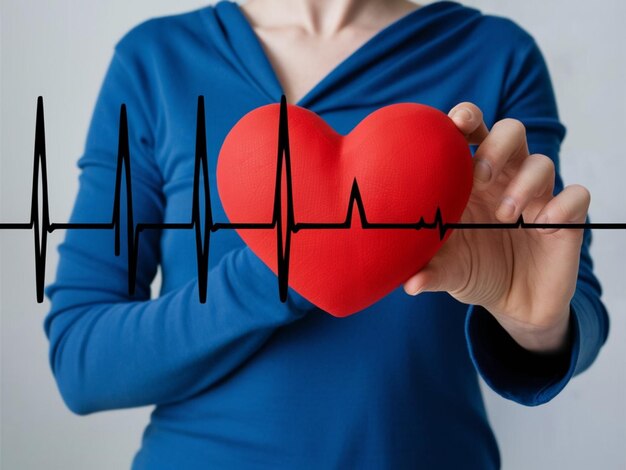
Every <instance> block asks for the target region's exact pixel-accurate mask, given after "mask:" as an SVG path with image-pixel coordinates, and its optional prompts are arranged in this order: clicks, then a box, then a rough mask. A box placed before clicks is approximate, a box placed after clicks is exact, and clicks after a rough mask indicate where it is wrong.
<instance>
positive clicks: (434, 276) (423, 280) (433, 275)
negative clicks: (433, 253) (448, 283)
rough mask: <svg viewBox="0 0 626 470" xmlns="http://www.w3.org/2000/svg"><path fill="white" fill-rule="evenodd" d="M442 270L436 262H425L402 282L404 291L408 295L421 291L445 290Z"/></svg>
mask: <svg viewBox="0 0 626 470" xmlns="http://www.w3.org/2000/svg"><path fill="white" fill-rule="evenodd" d="M443 271H444V270H443V269H442V268H440V267H438V266H437V264H436V263H432V262H431V263H429V264H427V265H426V266H425V267H424V268H422V269H421V270H420V271H419V272H418V273H417V274H415V275H413V276H411V277H410V278H409V279H408V280H407V281H406V282H405V283H404V291H405V292H406V293H407V294H409V295H417V294H420V293H422V292H437V291H442V290H445V286H444V279H445V275H444V272H443Z"/></svg>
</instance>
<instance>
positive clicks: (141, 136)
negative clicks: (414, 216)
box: [44, 0, 609, 470]
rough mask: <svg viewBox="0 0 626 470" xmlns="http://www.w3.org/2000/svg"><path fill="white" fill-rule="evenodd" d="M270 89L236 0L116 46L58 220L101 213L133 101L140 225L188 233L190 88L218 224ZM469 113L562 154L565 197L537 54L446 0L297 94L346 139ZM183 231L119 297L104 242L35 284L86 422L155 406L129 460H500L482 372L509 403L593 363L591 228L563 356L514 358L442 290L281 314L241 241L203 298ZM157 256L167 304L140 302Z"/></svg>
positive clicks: (540, 149) (339, 464)
mask: <svg viewBox="0 0 626 470" xmlns="http://www.w3.org/2000/svg"><path fill="white" fill-rule="evenodd" d="M281 93H282V90H281V87H280V83H279V82H278V79H277V77H276V75H275V73H274V71H273V70H272V68H271V65H270V63H269V61H268V59H267V57H266V56H265V54H264V52H263V48H262V46H261V43H260V42H259V40H258V38H257V37H256V35H255V33H254V30H253V29H252V28H251V26H250V24H249V23H248V22H247V20H246V18H245V16H244V15H243V13H242V11H241V10H240V8H239V7H238V5H237V4H236V3H234V2H230V1H229V0H222V1H220V2H218V3H217V4H216V5H214V6H206V7H203V8H200V9H197V10H195V11H190V12H186V13H184V14H178V15H170V16H166V17H159V18H153V19H150V20H148V21H145V22H143V23H141V24H139V25H137V26H136V27H134V28H132V29H131V30H130V31H129V32H128V33H127V34H125V35H124V36H123V37H122V38H121V39H120V40H119V41H118V42H117V43H116V46H115V49H114V52H113V55H112V59H111V62H110V66H109V68H108V71H107V73H106V76H105V78H104V81H103V83H102V87H101V91H100V94H99V97H98V99H97V102H96V104H95V109H94V112H93V116H92V120H91V124H90V128H89V132H88V135H87V139H86V144H85V150H84V154H83V155H82V156H81V158H80V159H79V162H78V165H79V168H80V170H81V172H80V188H79V193H78V195H77V198H76V203H75V207H74V209H73V212H72V215H71V221H72V222H79V221H80V222H106V221H110V220H111V214H112V204H113V188H114V184H115V163H116V155H117V132H118V123H119V112H120V105H121V103H126V106H127V110H128V122H129V131H130V139H131V141H130V151H131V159H132V161H131V165H132V177H133V180H132V182H133V205H134V208H135V221H136V222H155V223H157V222H183V223H187V222H189V220H190V217H191V201H192V179H193V167H194V151H195V118H196V106H197V97H198V95H204V96H205V100H206V115H207V141H208V154H209V177H210V189H211V195H212V211H213V216H214V219H215V220H216V221H227V219H226V216H225V213H224V210H223V207H222V205H221V201H220V200H219V198H218V197H217V195H218V191H217V188H216V179H215V168H216V163H217V156H218V153H219V149H220V146H221V143H222V142H223V140H224V137H225V135H226V134H227V133H228V131H229V130H230V129H231V128H232V126H233V125H234V124H235V123H236V122H237V121H238V120H239V119H240V118H241V117H242V116H243V115H244V114H245V113H247V112H248V111H250V110H252V109H254V108H257V107H259V106H262V105H265V104H269V103H276V102H278V101H279V100H280V96H281ZM461 101H471V102H474V103H476V104H477V105H478V106H479V107H480V108H481V109H482V110H483V111H484V117H485V121H486V123H487V125H488V126H491V125H492V124H493V123H494V122H495V121H497V120H499V119H501V118H504V117H512V118H517V119H520V120H521V121H522V122H523V123H524V124H525V125H526V127H527V132H528V141H529V147H530V151H531V152H535V153H543V154H546V155H548V156H550V157H551V158H552V159H553V160H554V162H555V164H556V168H557V179H556V186H555V193H556V192H559V191H560V190H561V189H562V188H563V182H562V180H561V177H560V176H559V175H558V170H559V150H560V144H561V141H562V139H563V138H564V134H565V128H564V127H563V125H562V124H561V123H560V121H559V117H558V113H557V108H556V104H555V99H554V94H553V90H552V86H551V82H550V77H549V73H548V70H547V67H546V64H545V62H544V60H543V57H542V55H541V52H540V50H539V48H538V47H537V44H536V43H535V41H534V40H533V38H532V37H531V36H530V35H529V34H528V33H526V32H525V31H524V30H522V29H521V28H520V27H519V26H517V25H516V24H515V23H513V22H511V21H510V20H507V19H504V18H499V17H494V16H487V15H483V14H481V13H480V12H479V11H478V10H475V9H471V8H467V7H464V6H462V5H460V4H458V3H455V2H447V1H444V2H435V3H431V4H428V5H427V6H424V7H421V8H419V9H418V10H415V11H413V12H411V13H409V14H407V15H406V16H404V17H402V18H401V19H399V20H397V21H395V22H394V23H392V24H390V25H389V26H387V27H386V28H384V29H383V30H381V31H379V32H378V33H377V34H376V35H375V36H374V37H373V38H371V39H370V40H369V41H367V42H366V43H365V44H364V45H362V46H361V47H360V48H358V49H357V50H356V51H355V52H354V53H353V54H351V55H350V56H349V57H348V58H347V59H345V60H344V61H343V62H341V63H340V64H339V65H338V66H336V67H335V68H334V69H333V70H332V71H331V72H330V73H329V74H328V75H326V76H325V77H324V78H323V79H322V80H321V81H320V82H319V83H317V84H316V85H315V86H314V87H313V88H312V89H311V90H310V91H309V92H308V93H307V94H306V96H304V97H303V98H302V99H301V100H300V101H299V102H298V103H297V104H298V105H299V106H302V107H305V108H308V109H310V110H312V111H314V112H315V113H317V114H319V115H320V116H321V117H322V118H323V119H324V120H325V121H326V122H327V123H328V124H329V125H330V126H331V127H332V128H333V129H334V130H335V131H337V132H339V133H341V134H346V133H347V132H349V131H350V130H351V129H352V128H353V127H354V126H355V125H356V124H357V123H358V122H359V121H360V120H361V119H363V118H364V117H365V116H366V115H368V114H369V113H371V112H372V111H374V110H375V109H377V108H379V107H382V106H385V105H387V104H391V103H395V102H416V103H424V104H427V105H430V106H433V107H435V108H437V109H440V110H441V111H443V112H447V111H448V110H449V109H450V108H452V106H454V105H455V104H457V103H459V102H461ZM389 158H393V156H392V155H391V156H390V157H389ZM124 207H125V206H124V204H122V210H123V211H124ZM125 215H126V214H125V213H122V214H121V220H125ZM125 235H126V230H125V229H122V230H121V236H122V238H121V242H122V243H121V246H122V247H125V246H126V244H125V243H126V240H125ZM194 237H195V236H194V233H193V231H182V230H163V231H159V230H146V231H144V232H142V233H141V242H140V249H139V252H138V260H137V262H138V271H137V289H136V292H135V295H134V296H133V297H131V296H129V294H128V288H127V287H128V285H127V253H125V250H123V249H122V253H121V255H120V256H119V257H115V256H114V255H113V254H114V233H113V231H107V230H94V231H89V232H81V231H68V232H67V234H66V238H65V240H64V242H63V243H62V244H61V245H60V247H59V253H60V260H59V265H58V271H57V276H56V280H55V281H54V282H53V283H52V284H51V285H49V286H48V287H47V289H46V294H47V296H48V297H49V298H50V300H51V310H50V312H49V314H48V315H47V317H46V319H45V323H44V327H45V332H46V334H47V336H48V338H49V340H50V365H51V367H52V370H53V372H54V375H55V378H56V381H57V383H58V387H59V390H60V392H61V395H62V397H63V399H64V401H65V402H66V404H67V406H68V407H69V408H70V409H71V410H72V411H73V412H75V413H77V414H81V415H85V414H89V413H94V412H98V411H102V410H111V409H120V408H128V407H136V406H144V405H156V406H155V409H154V411H153V413H152V415H151V419H150V423H149V425H148V426H147V427H146V430H145V432H144V435H143V440H142V445H141V448H140V449H139V450H138V452H137V454H136V456H135V458H134V461H133V463H132V467H133V469H135V470H140V469H151V470H155V469H190V470H193V469H204V468H220V469H231V468H232V469H235V468H236V469H248V468H250V469H257V468H268V469H269V468H271V469H277V468H285V469H292V468H298V469H307V468H311V469H330V468H342V469H343V468H358V469H370V468H371V469H386V468H389V469H398V468H464V469H489V468H498V467H499V466H500V457H499V453H498V448H497V444H496V440H495V437H494V435H493V433H492V430H491V428H490V426H489V423H488V420H487V417H486V413H485V408H484V405H483V401H482V397H481V393H480V389H479V382H478V376H479V375H481V376H482V377H483V378H484V379H485V381H486V383H487V384H488V385H489V386H490V387H492V388H493V389H494V390H495V391H496V392H497V393H499V394H501V395H502V396H504V397H506V398H508V399H510V400H513V401H516V402H518V403H521V404H523V405H529V406H532V405H539V404H541V403H545V402H547V401H549V400H550V399H552V398H553V397H554V396H556V395H557V394H558V393H559V391H560V390H561V389H562V388H563V387H564V386H565V385H566V384H567V383H568V381H569V380H570V379H571V378H572V377H573V376H574V375H576V374H578V373H580V372H582V371H583V370H585V369H586V368H587V367H588V366H589V365H590V364H591V363H592V362H593V360H594V358H595V357H596V355H597V353H598V351H599V349H600V347H601V345H602V344H603V343H604V341H605V339H606V336H607V333H608V327H609V325H608V317H607V312H606V310H605V307H604V306H603V304H602V302H601V300H600V296H601V286H600V284H599V282H598V279H597V278H596V276H595V275H594V273H593V264H592V259H591V257H590V254H589V246H590V243H591V233H590V232H589V231H586V232H585V236H584V245H583V248H582V251H581V256H580V272H579V277H578V284H577V289H576V293H575V295H574V298H573V300H572V303H571V310H572V347H571V350H569V351H568V352H567V354H564V355H562V356H559V357H542V356H536V355H533V354H530V353H529V352H528V351H525V350H523V349H521V348H519V346H517V345H516V343H514V342H513V341H512V339H511V338H510V337H509V336H508V334H507V333H506V332H505V331H504V330H503V329H501V328H500V327H499V326H498V325H497V324H496V323H494V321H493V318H492V317H491V315H490V314H489V313H488V312H486V311H485V310H484V309H483V308H481V307H477V306H468V305H465V304H461V303H459V302H457V301H456V300H454V299H453V298H451V297H450V296H449V295H447V294H445V293H426V294H421V295H419V296H416V297H412V296H408V295H406V294H405V293H404V292H403V291H402V289H401V288H398V289H396V290H394V291H393V292H391V293H390V294H389V295H387V296H385V297H384V298H382V299H381V300H380V301H378V302H377V303H376V304H374V305H373V306H371V307H369V308H367V309H365V310H363V311H361V312H359V313H356V314H354V315H352V316H350V317H347V318H335V317H332V316H331V315H328V314H327V313H325V312H323V311H320V310H319V309H317V308H316V307H315V306H314V305H313V304H311V303H310V302H309V301H307V300H306V299H304V298H303V297H302V296H300V295H299V294H298V293H297V292H295V291H294V290H293V289H290V290H289V293H288V298H287V301H286V302H285V303H281V302H280V299H279V296H278V286H277V279H276V276H275V275H274V273H273V272H272V271H271V270H270V269H269V268H268V267H267V266H266V265H265V264H264V263H263V262H262V261H261V260H260V259H259V258H258V257H257V256H256V255H254V253H253V252H252V251H251V250H250V249H249V248H247V246H246V245H245V244H244V243H243V241H242V239H241V238H240V237H239V235H237V234H236V233H235V232H234V231H224V232H216V233H214V234H213V235H212V238H211V254H210V260H209V263H210V270H209V281H208V295H207V302H206V303H205V304H202V303H200V302H199V296H198V286H197V267H196V262H195V257H196V252H195V238H194ZM159 265H160V266H161V270H162V286H161V292H160V295H159V296H158V297H157V298H154V299H151V298H150V294H151V293H150V284H151V282H152V280H153V279H154V277H155V274H156V272H157V267H158V266H159ZM477 371H478V373H477Z"/></svg>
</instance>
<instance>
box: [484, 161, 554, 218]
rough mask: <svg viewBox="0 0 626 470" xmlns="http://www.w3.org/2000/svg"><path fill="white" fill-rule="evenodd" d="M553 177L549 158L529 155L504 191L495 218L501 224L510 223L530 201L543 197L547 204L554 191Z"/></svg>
mask: <svg viewBox="0 0 626 470" xmlns="http://www.w3.org/2000/svg"><path fill="white" fill-rule="evenodd" d="M554 176H555V169H554V162H553V161H552V159H551V158H550V157H547V156H545V155H541V154H533V155H529V156H528V157H527V158H525V159H524V160H523V162H522V165H521V166H520V168H519V171H518V172H517V174H516V175H515V176H514V177H513V179H512V180H511V182H510V183H509V185H508V186H507V188H506V189H505V190H504V193H503V195H502V198H501V200H500V205H499V206H498V208H497V209H496V217H497V218H498V219H499V220H500V221H502V222H511V221H514V220H517V218H518V217H519V216H520V214H521V213H522V212H524V209H526V207H527V206H528V204H529V203H530V202H531V201H534V200H536V199H539V198H542V197H543V198H545V200H546V203H547V201H548V200H549V199H550V198H551V196H552V191H553V190H554Z"/></svg>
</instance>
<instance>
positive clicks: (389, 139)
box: [217, 103, 473, 317]
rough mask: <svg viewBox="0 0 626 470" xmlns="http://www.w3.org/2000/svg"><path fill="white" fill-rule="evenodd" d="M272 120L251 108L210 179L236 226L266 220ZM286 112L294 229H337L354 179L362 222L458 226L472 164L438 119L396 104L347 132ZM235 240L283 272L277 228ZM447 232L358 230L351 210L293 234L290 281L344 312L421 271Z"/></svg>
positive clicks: (453, 130) (264, 110)
mask: <svg viewBox="0 0 626 470" xmlns="http://www.w3.org/2000/svg"><path fill="white" fill-rule="evenodd" d="M279 112H280V105H279V104H277V103H275V104H269V105H266V106H261V107H259V108H256V109H254V110H252V111H251V112H249V113H247V114H246V115H245V116H243V117H242V118H241V119H240V120H239V121H238V122H237V124H236V125H235V126H234V127H233V128H232V129H231V130H230V132H229V133H228V135H227V136H226V138H225V140H224V143H223V145H222V148H221V150H220V155H219V160H218V164H217V183H218V190H219V194H220V198H221V201H222V204H223V206H224V210H225V211H226V215H227V217H228V219H229V221H230V222H231V223H241V222H247V223H250V222H252V223H269V222H271V221H272V212H273V207H274V198H275V190H276V172H277V160H278V158H277V157H278V125H279ZM287 112H288V124H289V126H288V128H289V148H290V156H291V157H290V160H291V173H292V188H293V209H294V215H295V222H296V223H300V222H312V223H321V222H323V223H341V222H343V221H344V220H345V218H346V212H347V210H348V203H349V199H350V191H351V189H352V186H353V183H354V181H355V179H356V181H357V184H358V187H359V189H360V194H361V197H362V200H363V204H364V207H365V212H366V216H367V221H368V222H375V223H380V222H385V223H417V222H418V221H419V220H420V219H421V218H422V217H423V218H424V220H425V221H427V222H432V221H433V220H434V219H435V215H436V211H437V208H439V209H440V210H441V215H442V218H443V221H444V222H458V221H459V219H460V217H461V215H462V213H463V211H464V210H465V206H466V204H467V202H468V199H469V195H470V191H471V188H472V174H473V170H472V156H471V153H470V151H469V147H468V145H467V143H466V141H465V139H464V137H463V135H462V134H461V133H460V132H459V130H458V129H457V127H456V126H455V125H454V123H453V122H452V120H451V119H450V118H449V117H448V116H446V115H445V114H444V113H442V112H440V111H438V110H436V109H434V108H431V107H429V106H425V105H420V104H417V103H398V104H392V105H389V106H385V107H383V108H380V109H378V110H376V111H374V112H373V113H371V114H370V115H368V116H367V117H366V118H365V119H363V120H362V121H361V122H360V123H359V124H358V125H357V126H356V127H355V128H354V129H353V130H352V131H351V132H350V133H349V134H347V135H346V136H342V135H341V134H338V133H337V132H335V131H334V130H333V129H332V128H331V127H330V126H329V125H328V124H326V123H325V122H324V120H323V119H322V118H321V117H319V116H318V115H317V114H315V113H314V112H312V111H310V110H308V109H305V108H302V107H299V106H295V105H288V107H287ZM284 166H285V165H283V168H284ZM285 181H286V180H285V179H283V190H282V195H283V202H282V207H283V220H286V207H287V201H286V193H287V191H286V189H285V188H286V184H285ZM237 232H238V233H239V235H240V236H241V237H242V238H243V240H244V241H245V242H246V243H247V244H248V246H249V247H250V248H251V249H252V250H253V251H254V252H255V253H256V254H257V256H259V258H261V259H262V260H263V261H264V262H265V264H267V265H268V266H269V268H270V269H271V270H272V271H273V272H274V273H275V274H278V266H277V265H278V259H277V238H276V237H277V231H276V229H275V228H274V229H261V230H258V229H255V230H253V229H238V230H237ZM450 234H451V231H450V230H448V231H447V232H446V235H445V237H444V239H443V240H440V236H439V230H436V229H435V230H433V229H424V228H423V229H420V230H414V229H413V230H408V229H398V228H392V229H381V228H374V229H363V228H362V226H361V223H360V220H359V211H358V210H357V207H356V205H355V206H354V208H353V214H352V227H351V228H350V229H323V230H320V229H311V230H300V231H297V232H295V233H292V236H291V254H290V267H289V285H290V286H291V287H292V288H293V289H294V290H296V291H297V292H298V293H300V294H301V295H302V296H303V297H305V298H306V299H308V300H309V301H310V302H312V303H314V304H315V305H317V306H318V307H319V308H321V309H322V310H325V311H326V312H328V313H330V314H332V315H334V316H337V317H342V316H347V315H350V314H353V313H355V312H357V311H359V310H362V309H364V308H365V307H368V306H369V305H372V304H373V303H375V302H376V301H378V300H379V299H380V298H382V297H384V296H385V295H387V294H388V293H390V292H391V291H392V290H393V289H395V288H397V287H399V286H400V285H401V284H402V283H403V282H404V281H406V280H407V279H408V278H409V277H410V276H412V275H413V274H415V273H416V272H417V271H419V270H420V269H422V268H423V267H424V266H425V265H426V264H427V263H428V262H429V261H430V259H431V258H432V257H433V256H434V255H435V253H436V252H437V251H438V250H439V248H440V247H441V246H442V245H443V243H444V242H445V241H446V240H447V239H448V237H449V235H450ZM276 295H278V292H277V294H276Z"/></svg>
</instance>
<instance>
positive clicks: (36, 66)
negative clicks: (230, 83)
mask: <svg viewBox="0 0 626 470" xmlns="http://www.w3.org/2000/svg"><path fill="white" fill-rule="evenodd" d="M468 3H470V4H472V5H475V6H478V7H480V8H482V9H483V10H484V11H486V12H491V13H497V14H500V15H504V16H508V17H511V18H513V19H515V20H516V21H517V22H518V23H519V24H521V25H522V26H523V27H525V28H526V29H527V30H528V31H529V32H531V34H533V35H534V36H535V38H536V39H537V41H538V42H539V44H540V46H541V47H542V50H543V52H544V54H545V57H546V59H547V61H548V65H549V67H550V70H551V73H552V77H553V80H554V84H555V88H556V93H557V98H558V102H559V106H560V112H561V118H562V120H563V122H564V123H565V124H566V125H567V127H568V136H567V138H566V141H565V144H564V147H563V151H562V154H561V159H562V174H563V177H564V180H565V184H570V183H573V182H577V183H581V184H583V185H585V186H587V187H588V188H589V189H590V190H591V193H592V202H591V210H590V214H591V217H592V220H593V221H596V222H597V221H607V222H608V221H626V206H625V205H624V201H625V200H626V184H624V182H623V178H624V176H623V175H624V173H625V172H626V161H625V159H624V152H623V142H622V139H623V138H624V136H625V134H626V92H625V91H624V83H625V78H626V60H625V59H626V58H625V53H624V51H623V49H621V48H620V45H623V44H626V32H625V31H626V30H625V29H624V28H623V23H624V20H626V2H622V1H618V0H613V1H607V0H605V1H603V2H589V1H579V0H576V1H573V0H552V1H550V2H546V1H543V0H542V1H539V0H527V1H523V2H522V1H517V2H498V1H496V0H491V1H488V0H482V1H481V0H472V1H469V2H468ZM205 4H206V3H205V2H201V1H198V0H179V1H177V2H173V1H166V0H134V1H129V0H124V1H122V0H109V1H107V2H93V1H92V2H80V1H78V0H56V1H54V2H46V1H44V0H22V1H17V0H3V1H2V3H1V10H0V14H1V20H0V28H1V35H0V40H1V61H0V67H1V68H2V71H1V75H0V77H1V85H0V86H1V95H0V110H1V112H0V120H1V129H2V133H1V136H0V138H1V144H0V145H1V154H0V157H1V158H0V220H2V221H5V222H6V221H27V219H28V214H29V205H30V185H31V181H30V178H31V172H32V154H33V136H34V122H35V120H34V118H35V102H36V97H37V96H38V95H43V96H44V99H45V106H46V108H45V112H46V135H47V149H48V163H49V182H50V203H51V206H50V207H51V217H52V219H53V220H55V221H65V220H67V218H68V217H69V213H70V209H71V206H72V201H73V198H74V195H75V192H76V189H77V170H76V165H75V163H76V160H77V158H78V157H79V156H80V154H81V152H82V147H83V145H84V139H85V136H86V131H87V125H88V122H89V118H90V115H91V111H92V108H93V105H94V102H95V97H96V94H97V92H98V89H99V86H100V84H101V81H102V78H103V75H104V72H105V69H106V66H107V64H108V61H109V59H110V57H111V53H112V47H113V44H114V42H115V41H116V40H117V39H118V38H119V37H121V35H122V34H124V33H125V32H126V31H127V30H128V29H130V28H131V27H132V26H134V25H135V24H137V23H138V22H140V21H142V20H144V19H146V18H148V17H151V16H157V15H163V14H170V13H177V12H182V11H185V10H189V9H192V8H197V7H201V6H203V5H205ZM207 73H209V72H208V71H207ZM112 144H113V145H115V143H112ZM62 236H63V233H62V232H61V233H54V234H53V235H52V236H51V238H50V242H51V246H50V250H49V255H48V269H47V281H48V282H49V281H50V280H51V279H52V278H53V275H54V272H55V266H56V262H57V253H56V246H57V244H58V243H59V242H60V241H61V239H62ZM625 242H626V233H624V232H623V231H598V232H596V233H595V239H594V243H593V246H592V255H593V256H594V259H595V263H596V269H597V273H598V275H599V276H600V279H601V281H602V284H603V287H604V297H603V298H604V301H605V302H606V305H607V306H608V309H609V313H610V314H611V319H612V329H611V334H610V337H609V340H608V343H607V345H606V346H605V348H604V349H603V350H602V352H601V354H600V357H599V358H598V360H597V361H596V363H595V364H594V365H593V367H592V368H591V369H590V370H588V371H587V372H585V373H584V374H582V375H581V376H579V377H577V378H575V379H574V380H573V381H572V382H571V383H570V384H569V385H568V387H567V388H566V389H565V390H564V391H563V392H562V393H561V394H560V395H559V396H558V397H557V398H556V399H554V400H553V401H552V402H550V403H549V404H547V405H545V406H541V407H538V408H525V407H521V406H517V405H515V404H513V403H510V402H507V401H506V400H504V399H501V398H499V397H497V396H494V395H493V393H491V392H490V391H489V390H487V389H486V388H484V390H485V398H486V401H487V404H488V410H489V415H490V419H491V422H492V424H493V426H494V428H495V431H496V434H497V437H498V440H499V443H500V447H501V451H502V458H503V464H504V468H505V469H528V468H534V469H552V468H569V469H586V468H601V469H623V468H626V449H625V447H626V405H625V401H624V397H626V380H625V379H626V341H625V340H626V320H625V317H624V314H623V312H624V311H625V309H626V293H625V289H624V279H625V275H626V269H625V268H624V266H625V263H626V250H624V249H623V248H622V247H623V246H624V243H625ZM0 249H1V252H0V300H1V303H0V309H1V311H0V338H1V340H0V341H1V349H0V351H1V374H0V379H1V387H0V400H1V401H0V405H1V406H0V425H1V428H0V436H1V441H0V444H1V446H0V467H1V468H2V469H3V470H4V469H7V470H12V469H42V468H46V469H63V470H66V469H82V468H90V469H94V470H97V469H118V468H119V469H121V468H127V467H128V466H129V462H130V460H131V458H132V456H133V454H134V452H135V451H136V449H137V448H138V445H139V442H140V437H141V433H142V431H143V427H144V425H145V424H146V422H147V419H148V414H149V412H150V408H143V409H135V410H124V411H111V412H105V413H96V414H93V415H91V416H88V417H78V416H75V415H73V414H72V413H71V412H69V411H68V410H67V409H66V408H65V407H64V405H63V403H62V401H61V398H60V396H59V394H58V392H57V390H56V386H55V383H54V381H53V378H52V375H51V372H50V370H49V367H48V362H47V352H48V349H47V346H48V345H47V340H46V338H45V336H44V333H43V328H42V322H43V318H44V315H45V313H46V311H47V309H48V304H47V303H44V304H41V305H40V304H37V303H36V301H35V274H34V272H35V270H34V258H33V251H32V250H33V241H32V235H31V233H30V232H4V233H0ZM453 451H454V450H453V449H451V452H453Z"/></svg>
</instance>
